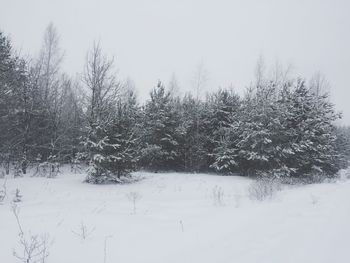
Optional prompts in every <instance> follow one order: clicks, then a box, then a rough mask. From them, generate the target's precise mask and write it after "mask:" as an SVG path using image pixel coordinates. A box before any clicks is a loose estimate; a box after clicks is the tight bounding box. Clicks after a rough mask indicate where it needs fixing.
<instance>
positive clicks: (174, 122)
mask: <svg viewBox="0 0 350 263" xmlns="http://www.w3.org/2000/svg"><path fill="white" fill-rule="evenodd" d="M150 95H151V99H150V100H149V101H148V102H147V103H146V105H145V107H144V111H143V127H142V139H141V140H142V143H143V147H142V159H141V166H142V167H144V168H146V169H151V170H154V171H158V170H172V169H176V167H177V165H178V164H177V162H176V161H177V158H178V155H179V154H178V138H177V136H178V131H179V130H178V126H179V125H178V123H179V114H178V112H177V111H176V107H175V106H174V105H175V104H174V100H173V98H172V97H171V96H170V93H169V92H167V91H166V90H165V88H164V86H163V84H162V83H161V82H158V84H157V87H156V88H154V89H153V90H152V92H151V94H150Z"/></svg>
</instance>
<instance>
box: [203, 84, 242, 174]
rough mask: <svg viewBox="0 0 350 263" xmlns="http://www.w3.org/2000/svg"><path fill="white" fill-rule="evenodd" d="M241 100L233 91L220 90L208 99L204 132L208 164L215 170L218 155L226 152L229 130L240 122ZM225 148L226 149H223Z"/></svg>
mask: <svg viewBox="0 0 350 263" xmlns="http://www.w3.org/2000/svg"><path fill="white" fill-rule="evenodd" d="M239 107H240V98H239V97H238V95H236V94H235V93H234V92H233V91H232V90H224V89H220V90H218V91H216V92H214V93H212V94H210V95H208V97H207V101H206V115H205V116H204V119H203V122H204V124H205V125H204V126H205V129H204V132H205V134H206V136H205V138H206V143H205V146H206V152H207V155H208V157H209V158H208V164H210V167H211V168H214V169H215V170H216V169H217V168H218V167H217V166H216V165H212V164H214V163H215V156H216V154H217V153H220V154H222V153H223V151H225V149H224V148H225V145H224V143H223V142H224V141H225V136H226V131H227V128H229V127H230V126H231V125H232V124H233V123H234V122H237V121H238V109H239ZM223 146H224V147H223Z"/></svg>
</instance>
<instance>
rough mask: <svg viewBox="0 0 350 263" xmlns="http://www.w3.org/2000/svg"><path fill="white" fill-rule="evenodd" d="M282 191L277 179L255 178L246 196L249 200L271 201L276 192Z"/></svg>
mask: <svg viewBox="0 0 350 263" xmlns="http://www.w3.org/2000/svg"><path fill="white" fill-rule="evenodd" d="M281 189H282V185H281V183H280V182H279V180H277V179H272V178H266V177H262V178H257V179H256V180H255V181H254V182H252V183H251V184H250V186H249V188H248V195H249V198H250V199H251V200H257V201H264V200H266V199H271V198H272V197H273V196H274V194H275V193H276V192H277V191H280V190H281Z"/></svg>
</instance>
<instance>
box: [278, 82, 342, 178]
mask: <svg viewBox="0 0 350 263" xmlns="http://www.w3.org/2000/svg"><path fill="white" fill-rule="evenodd" d="M285 103H286V104H287V111H288V112H289V117H287V118H285V121H284V127H285V130H286V131H287V130H289V131H291V132H290V136H289V138H288V139H289V141H290V142H291V144H290V151H291V152H292V153H293V154H291V155H290V156H288V158H286V159H285V160H284V163H285V164H286V166H287V167H291V168H293V171H294V175H297V176H304V175H307V174H315V173H316V174H320V175H333V174H334V173H336V172H337V171H338V170H339V167H338V165H337V163H338V159H339V158H340V156H339V153H338V151H337V148H336V140H337V135H336V128H335V126H334V121H335V120H337V119H338V118H340V115H339V114H337V113H336V112H335V110H334V105H333V104H332V103H330V101H329V99H328V95H327V94H315V93H314V92H313V91H312V89H310V87H307V86H306V85H305V81H303V80H298V81H296V84H295V87H294V89H293V90H292V92H290V93H289V94H288V95H287V98H286V101H285Z"/></svg>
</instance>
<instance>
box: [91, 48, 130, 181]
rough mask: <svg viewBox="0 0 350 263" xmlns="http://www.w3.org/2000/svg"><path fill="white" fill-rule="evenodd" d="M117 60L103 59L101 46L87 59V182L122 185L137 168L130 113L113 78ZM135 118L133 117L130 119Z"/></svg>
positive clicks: (119, 86)
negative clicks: (114, 62) (132, 170)
mask: <svg viewBox="0 0 350 263" xmlns="http://www.w3.org/2000/svg"><path fill="white" fill-rule="evenodd" d="M112 69H113V60H111V59H107V58H106V57H105V56H103V54H102V51H101V48H100V46H99V45H98V44H94V46H93V49H92V50H91V51H90V52H89V53H88V55H87V61H86V68H85V72H84V83H85V85H86V86H87V87H88V88H89V90H90V94H89V96H88V112H87V114H88V116H87V117H88V120H89V123H88V127H87V131H86V136H85V140H84V145H85V147H86V151H87V153H88V155H89V158H90V166H89V169H88V176H87V178H86V181H87V182H89V183H96V184H105V183H118V182H122V181H121V176H125V175H128V173H129V171H130V169H131V168H132V166H133V162H134V156H133V144H134V142H135V138H134V136H133V132H132V130H131V125H132V124H131V123H132V122H129V123H128V121H129V120H127V118H129V109H130V107H133V106H130V107H129V106H128V105H127V106H124V103H125V102H124V101H122V99H121V97H120V88H121V85H120V84H119V82H117V80H116V78H115V76H114V75H113V74H112ZM130 118H131V117H130Z"/></svg>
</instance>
